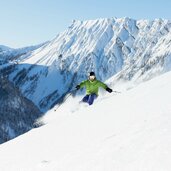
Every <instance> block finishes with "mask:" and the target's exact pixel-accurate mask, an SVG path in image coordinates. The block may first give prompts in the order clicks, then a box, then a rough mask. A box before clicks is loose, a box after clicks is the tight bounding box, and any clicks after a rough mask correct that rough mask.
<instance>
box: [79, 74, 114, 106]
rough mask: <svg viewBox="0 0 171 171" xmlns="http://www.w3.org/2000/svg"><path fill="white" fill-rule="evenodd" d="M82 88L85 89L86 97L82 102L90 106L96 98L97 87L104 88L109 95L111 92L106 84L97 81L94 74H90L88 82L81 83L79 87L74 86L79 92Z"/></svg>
mask: <svg viewBox="0 0 171 171" xmlns="http://www.w3.org/2000/svg"><path fill="white" fill-rule="evenodd" d="M83 87H86V96H85V97H84V98H83V99H82V102H86V103H88V104H89V105H92V104H93V102H94V99H96V98H97V97H98V89H99V87H102V88H104V89H105V90H106V91H108V92H109V93H111V92H112V91H113V90H112V89H110V88H109V87H108V86H107V85H106V84H104V83H102V82H101V81H99V80H97V79H96V76H95V73H94V72H90V73H89V78H88V80H86V81H83V82H81V83H80V84H79V85H77V86H76V89H77V90H79V89H80V88H83Z"/></svg>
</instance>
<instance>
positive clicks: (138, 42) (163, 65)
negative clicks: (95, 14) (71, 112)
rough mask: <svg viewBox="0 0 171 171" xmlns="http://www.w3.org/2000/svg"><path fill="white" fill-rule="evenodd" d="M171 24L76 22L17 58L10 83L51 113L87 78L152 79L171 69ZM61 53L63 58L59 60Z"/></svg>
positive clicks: (159, 21) (112, 20)
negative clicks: (69, 92)
mask: <svg viewBox="0 0 171 171" xmlns="http://www.w3.org/2000/svg"><path fill="white" fill-rule="evenodd" d="M170 42H171V21H169V20H164V19H155V20H152V21H150V20H134V19H131V18H127V17H126V18H104V19H96V20H87V21H73V22H72V24H71V25H70V26H69V27H68V28H67V29H66V30H65V31H63V32H62V33H59V34H58V35H57V36H56V37H55V38H54V39H53V40H51V41H49V42H48V43H46V44H45V45H44V46H41V47H40V48H38V49H36V50H34V51H32V52H31V53H27V54H26V55H22V57H20V58H17V63H18V65H15V68H14V70H13V71H12V72H11V74H10V76H9V78H10V80H11V81H12V82H14V83H15V85H16V86H18V87H19V88H20V89H21V91H22V93H23V95H24V96H25V97H27V98H29V99H30V100H32V101H33V102H34V103H35V104H36V105H37V106H38V107H39V109H40V110H42V111H47V110H49V109H50V108H52V107H53V106H54V105H55V104H57V103H58V102H59V100H61V99H62V98H63V95H64V94H65V93H67V92H68V91H69V90H70V89H72V88H73V87H75V86H76V84H78V83H79V82H80V81H83V80H84V79H86V76H87V74H88V72H89V71H95V72H96V75H97V78H98V79H100V80H102V81H105V80H107V79H109V78H110V77H112V76H115V75H116V74H117V76H116V77H115V78H116V79H114V80H115V81H114V83H115V82H116V81H117V82H118V80H128V81H129V80H132V79H134V80H137V79H138V80H140V81H144V80H149V79H151V78H153V77H154V76H157V75H160V74H162V73H165V72H167V71H170V70H171V43H170ZM61 54H62V55H61Z"/></svg>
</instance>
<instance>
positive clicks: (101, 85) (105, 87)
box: [99, 81, 113, 93]
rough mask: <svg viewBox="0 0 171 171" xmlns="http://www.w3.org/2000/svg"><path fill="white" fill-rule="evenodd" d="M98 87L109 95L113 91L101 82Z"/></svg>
mask: <svg viewBox="0 0 171 171" xmlns="http://www.w3.org/2000/svg"><path fill="white" fill-rule="evenodd" d="M99 86H100V87H102V88H104V89H105V90H106V91H108V92H109V93H111V92H112V91H113V90H112V89H110V88H109V87H108V86H107V85H106V84H104V83H103V82H101V81H99Z"/></svg>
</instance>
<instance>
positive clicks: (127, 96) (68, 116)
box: [0, 72, 171, 171]
mask: <svg viewBox="0 0 171 171" xmlns="http://www.w3.org/2000/svg"><path fill="white" fill-rule="evenodd" d="M170 87H171V72H168V73H166V74H164V75H162V76H160V77H157V78H155V79H152V80H150V81H147V82H145V83H142V84H140V85H139V86H137V87H136V88H134V89H131V90H129V91H126V92H123V93H122V94H118V95H115V94H105V95H104V96H100V97H99V99H97V100H96V102H95V103H94V105H92V106H88V107H85V106H81V107H80V105H78V101H79V98H80V97H79V98H77V97H76V98H72V97H71V98H69V99H68V100H67V101H66V102H65V103H64V104H63V105H61V106H60V107H59V108H58V110H57V111H56V112H54V109H52V110H51V111H49V112H48V113H47V114H46V115H45V117H43V118H42V119H41V120H42V121H43V122H44V123H46V125H44V126H42V127H40V128H37V129H33V130H31V131H30V132H28V133H26V134H24V135H21V136H20V137H17V138H16V139H14V140H12V141H9V142H7V143H4V144H3V145H1V146H0V161H1V162H0V170H2V171H19V170H22V171H115V170H116V171H153V170H155V171H170V168H171V162H170V158H171V145H170V144H171V134H170V131H171V124H170V122H171V115H170V112H171V106H170V99H171V91H170Z"/></svg>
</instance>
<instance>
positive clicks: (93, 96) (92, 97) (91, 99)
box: [88, 94, 97, 105]
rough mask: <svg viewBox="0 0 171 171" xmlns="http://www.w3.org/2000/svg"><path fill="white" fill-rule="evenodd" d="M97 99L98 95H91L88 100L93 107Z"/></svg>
mask: <svg viewBox="0 0 171 171" xmlns="http://www.w3.org/2000/svg"><path fill="white" fill-rule="evenodd" d="M96 98H97V95H96V94H90V97H89V99H88V103H89V105H92V104H93V102H94V99H96Z"/></svg>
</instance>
